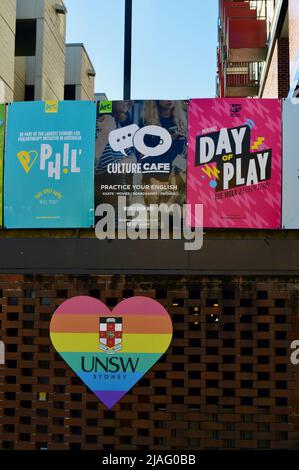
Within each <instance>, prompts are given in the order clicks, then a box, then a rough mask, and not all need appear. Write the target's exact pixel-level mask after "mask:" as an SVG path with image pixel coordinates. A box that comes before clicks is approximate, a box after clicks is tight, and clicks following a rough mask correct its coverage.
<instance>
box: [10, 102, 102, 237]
mask: <svg viewBox="0 0 299 470" xmlns="http://www.w3.org/2000/svg"><path fill="white" fill-rule="evenodd" d="M95 113H96V105H95V103H94V102H88V101H76V102H74V101H73V102H72V101H61V102H58V101H46V102H32V103H13V104H11V105H9V106H8V116H7V136H6V150H5V179H4V183H5V189H4V199H5V202H4V205H5V207H4V219H5V226H6V227H7V228H64V227H70V228H71V227H74V228H79V227H91V226H93V224H94V165H93V162H94V157H93V155H94V133H95Z"/></svg>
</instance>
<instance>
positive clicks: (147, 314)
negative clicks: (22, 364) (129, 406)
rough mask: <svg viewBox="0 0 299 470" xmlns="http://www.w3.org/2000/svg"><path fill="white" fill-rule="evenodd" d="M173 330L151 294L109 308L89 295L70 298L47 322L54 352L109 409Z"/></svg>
mask: <svg viewBox="0 0 299 470" xmlns="http://www.w3.org/2000/svg"><path fill="white" fill-rule="evenodd" d="M172 331H173V329H172V322H171V319H170V316H169V314H168V312H167V311H166V310H165V308H164V307H163V306H162V305H161V304H159V302H157V301H156V300H153V299H151V298H149V297H130V298H129V299H125V300H123V301H122V302H120V303H119V304H118V305H117V306H116V307H115V308H114V309H113V310H112V312H111V311H110V310H109V308H108V307H107V306H106V305H105V304H104V303H103V302H101V301H100V300H97V299H94V298H93V297H88V296H78V297H73V298H71V299H69V300H66V301H65V302H63V304H61V305H60V306H59V307H58V308H57V310H56V311H55V313H54V315H53V316H52V319H51V323H50V337H51V341H52V344H53V346H54V348H55V349H56V351H57V352H58V353H59V354H60V356H61V357H62V358H63V359H64V361H65V362H66V363H67V364H68V365H69V366H70V367H71V368H72V369H73V371H74V372H75V373H76V374H77V375H78V377H80V379H81V380H82V381H83V382H84V383H85V384H86V385H87V386H88V387H89V388H90V390H92V391H93V393H94V394H95V395H96V396H97V397H98V398H99V399H100V400H101V401H102V402H103V403H104V404H105V405H106V406H107V408H112V407H113V406H114V405H115V404H116V403H117V402H118V401H119V400H120V399H121V398H122V397H123V396H124V395H125V394H126V393H127V392H128V391H129V390H130V389H131V388H132V387H133V386H134V385H135V384H136V383H137V382H138V380H140V379H141V377H143V376H144V374H146V372H147V371H148V370H149V369H150V368H151V367H152V366H153V365H154V364H155V363H156V362H157V361H158V360H159V359H160V357H161V356H162V355H163V354H164V353H165V351H167V349H168V347H169V345H170V343H171V339H172Z"/></svg>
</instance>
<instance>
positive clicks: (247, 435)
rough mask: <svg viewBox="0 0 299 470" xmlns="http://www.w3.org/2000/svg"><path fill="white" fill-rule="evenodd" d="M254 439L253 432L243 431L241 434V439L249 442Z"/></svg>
mask: <svg viewBox="0 0 299 470" xmlns="http://www.w3.org/2000/svg"><path fill="white" fill-rule="evenodd" d="M252 438H253V432H252V431H242V432H241V439H243V440H246V441H249V440H251V439H252Z"/></svg>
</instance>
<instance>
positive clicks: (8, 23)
mask: <svg viewBox="0 0 299 470" xmlns="http://www.w3.org/2000/svg"><path fill="white" fill-rule="evenodd" d="M15 27H16V0H1V2H0V44H1V61H0V101H12V100H13V89H14V66H15V59H14V55H15V54H14V52H15Z"/></svg>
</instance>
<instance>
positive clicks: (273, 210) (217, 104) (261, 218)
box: [187, 98, 281, 229]
mask: <svg viewBox="0 0 299 470" xmlns="http://www.w3.org/2000/svg"><path fill="white" fill-rule="evenodd" d="M188 120H189V147H188V149H189V150H188V183H187V201H188V203H191V204H196V203H198V204H203V210H204V220H203V225H204V227H207V228H253V229H278V228H279V227H280V226H281V101H280V100H277V99H269V100H267V99H242V98H229V99H219V98H217V99H194V100H191V103H190V105H189V119H188ZM191 224H192V225H193V224H194V223H193V221H192V222H191Z"/></svg>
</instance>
